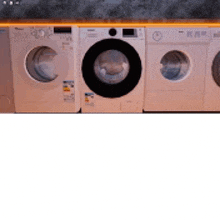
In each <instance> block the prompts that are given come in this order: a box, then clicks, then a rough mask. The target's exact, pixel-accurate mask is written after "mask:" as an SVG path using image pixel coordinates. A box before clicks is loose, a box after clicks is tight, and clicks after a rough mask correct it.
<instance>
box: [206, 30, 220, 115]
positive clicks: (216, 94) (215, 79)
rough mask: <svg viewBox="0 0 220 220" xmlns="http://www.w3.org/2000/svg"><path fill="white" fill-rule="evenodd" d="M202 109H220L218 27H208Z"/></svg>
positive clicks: (219, 34) (219, 33)
mask: <svg viewBox="0 0 220 220" xmlns="http://www.w3.org/2000/svg"><path fill="white" fill-rule="evenodd" d="M210 32H211V41H210V45H209V49H208V58H207V65H206V77H205V98H204V111H220V28H210Z"/></svg>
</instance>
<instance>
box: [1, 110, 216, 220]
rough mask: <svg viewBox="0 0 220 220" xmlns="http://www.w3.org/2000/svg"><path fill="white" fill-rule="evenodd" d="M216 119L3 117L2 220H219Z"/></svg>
mask: <svg viewBox="0 0 220 220" xmlns="http://www.w3.org/2000/svg"><path fill="white" fill-rule="evenodd" d="M219 119H220V116H219V115H218V114H206V115H203V114H183V115H181V114H140V115H138V114H134V115H132V114H121V115H120V114H85V115H82V114H74V115H72V114H35V115H31V114H13V115H6V114H5V115H4V114H1V115H0V122H1V126H0V219H1V220H8V219H10V220H12V219H13V220H18V219H22V220H50V219H51V220H56V219H60V220H61V219H62V220H70V219H71V220H73V219H74V220H89V219H95V220H113V219H114V220H130V219H132V220H146V219H147V220H163V219H169V220H191V219H192V220H197V219H198V220H203V219H207V220H219V219H220V209H219V207H220V149H219V146H220V145H219V126H218V125H219V121H220V120H219Z"/></svg>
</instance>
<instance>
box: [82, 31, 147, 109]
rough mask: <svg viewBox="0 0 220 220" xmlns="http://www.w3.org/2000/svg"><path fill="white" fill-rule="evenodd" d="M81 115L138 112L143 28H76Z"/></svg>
mask: <svg viewBox="0 0 220 220" xmlns="http://www.w3.org/2000/svg"><path fill="white" fill-rule="evenodd" d="M80 51H81V53H80V62H79V64H80V68H81V107H82V112H97V113H98V112H100V113H102V112H103V113H105V112H106V113H114V112H116V113H119V112H142V111H143V100H144V69H145V31H144V28H122V27H120V28H118V27H117V28H107V27H106V28H105V27H102V28H101V27H98V28H97V27H89V28H80Z"/></svg>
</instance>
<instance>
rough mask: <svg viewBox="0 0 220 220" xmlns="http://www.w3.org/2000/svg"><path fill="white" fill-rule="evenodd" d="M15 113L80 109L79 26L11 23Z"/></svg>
mask: <svg viewBox="0 0 220 220" xmlns="http://www.w3.org/2000/svg"><path fill="white" fill-rule="evenodd" d="M10 44H11V57H12V71H13V78H14V91H15V110H16V112H49V113H50V112H58V113H59V112H60V113H64V112H70V113H71V112H78V111H79V110H80V93H79V83H78V75H79V74H78V73H77V66H76V65H77V57H78V56H77V53H78V49H77V48H78V28H77V27H75V26H66V25H61V26H39V25H36V26H11V27H10Z"/></svg>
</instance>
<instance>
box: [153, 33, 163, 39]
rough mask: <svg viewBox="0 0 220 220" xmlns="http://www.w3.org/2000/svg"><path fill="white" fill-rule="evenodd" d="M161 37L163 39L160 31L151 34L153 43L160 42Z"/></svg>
mask: <svg viewBox="0 0 220 220" xmlns="http://www.w3.org/2000/svg"><path fill="white" fill-rule="evenodd" d="M162 37H163V35H162V33H161V32H160V31H155V32H154V33H153V39H154V40H155V41H159V40H161V39H162Z"/></svg>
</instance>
